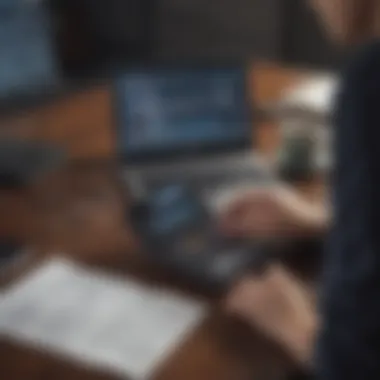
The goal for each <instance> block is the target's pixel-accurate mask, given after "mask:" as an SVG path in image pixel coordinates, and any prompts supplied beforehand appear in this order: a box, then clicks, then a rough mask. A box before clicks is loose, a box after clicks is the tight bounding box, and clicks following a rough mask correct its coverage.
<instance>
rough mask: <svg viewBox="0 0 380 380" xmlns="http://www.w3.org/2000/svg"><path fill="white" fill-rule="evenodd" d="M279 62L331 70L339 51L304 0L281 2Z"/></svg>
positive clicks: (336, 61)
mask: <svg viewBox="0 0 380 380" xmlns="http://www.w3.org/2000/svg"><path fill="white" fill-rule="evenodd" d="M283 1H284V3H286V6H285V7H284V9H283V15H282V17H283V20H284V24H283V36H284V39H283V46H282V60H283V61H285V62H288V63H290V64H296V65H301V66H305V65H306V66H316V67H334V66H336V65H338V64H339V63H340V61H341V59H342V51H341V50H340V49H339V48H338V47H337V46H335V45H334V44H333V43H332V42H331V41H330V40H329V38H328V36H327V34H326V32H325V31H324V30H323V27H322V25H321V23H320V21H319V20H318V18H317V16H316V14H315V13H314V12H313V11H312V9H311V8H310V7H309V6H308V2H307V1H305V0H283Z"/></svg>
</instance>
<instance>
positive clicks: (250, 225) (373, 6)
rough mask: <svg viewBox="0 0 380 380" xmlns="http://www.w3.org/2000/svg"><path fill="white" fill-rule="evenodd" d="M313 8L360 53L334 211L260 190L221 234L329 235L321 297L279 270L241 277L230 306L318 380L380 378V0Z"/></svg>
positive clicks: (344, 92) (338, 126) (226, 218)
mask: <svg viewBox="0 0 380 380" xmlns="http://www.w3.org/2000/svg"><path fill="white" fill-rule="evenodd" d="M311 6H312V8H313V9H314V10H315V11H316V12H317V13H318V14H319V15H320V16H321V20H322V22H323V24H324V25H325V27H326V30H328V32H329V34H330V35H331V36H332V37H333V38H334V39H335V40H337V41H340V42H344V43H346V42H350V43H353V46H354V49H353V54H352V57H351V58H349V59H348V63H347V65H345V67H344V68H343V69H342V72H341V84H340V90H339V94H338V96H337V99H336V104H335V108H334V115H333V121H334V127H335V128H334V131H335V143H334V146H335V147H334V154H335V160H334V161H335V164H334V174H333V175H332V192H331V205H332V211H331V212H330V210H329V209H328V207H327V205H328V203H327V202H324V203H321V204H320V205H312V206H310V205H308V203H307V201H306V200H303V199H302V198H301V196H299V195H298V194H296V193H294V192H293V191H292V190H289V189H278V188H275V189H273V190H271V191H268V190H266V191H262V190H252V192H251V193H250V194H245V195H244V196H238V197H236V199H234V200H233V201H232V202H231V204H230V205H229V206H228V207H227V209H226V210H224V212H223V213H222V215H221V228H222V229H223V231H224V232H225V233H227V234H232V235H240V236H243V235H252V236H265V237H268V236H278V235H289V234H291V235H292V236H294V235H297V234H300V235H303V234H305V233H308V234H310V233H316V234H318V233H323V232H324V231H326V229H327V228H329V229H330V233H329V234H328V235H329V236H328V239H327V240H328V241H327V244H326V255H325V258H324V270H323V273H322V276H321V282H322V290H321V299H320V302H319V305H317V304H316V303H313V302H312V301H311V298H310V297H309V296H308V295H307V293H306V291H305V290H303V289H302V287H301V286H300V284H299V283H297V280H296V279H295V278H294V277H292V275H291V274H290V273H289V272H287V271H286V270H285V269H284V268H283V267H281V266H280V265H279V264H278V265H275V266H273V267H272V268H271V269H269V270H268V271H267V273H266V274H263V275H261V276H260V277H255V276H254V275H250V276H249V277H247V278H245V279H242V280H241V282H240V283H239V284H236V286H235V287H234V288H233V289H232V290H231V292H230V294H229V295H228V297H227V300H226V307H227V310H228V311H229V312H231V313H234V314H236V315H238V316H239V317H241V318H244V319H246V320H247V321H248V322H249V323H251V324H252V325H254V326H256V327H259V328H260V329H261V330H263V331H264V332H265V333H266V334H268V335H269V336H270V337H271V338H273V339H275V340H276V341H278V342H279V343H280V344H282V345H283V346H284V348H286V349H287V350H288V351H289V353H290V354H292V355H293V357H294V358H296V359H297V360H298V361H299V362H300V363H302V364H303V365H304V366H305V368H310V369H313V371H314V376H315V377H316V378H317V379H321V380H343V379H344V380H350V379H356V380H357V379H359V378H363V379H366V380H368V379H380V340H379V338H380V225H379V224H378V222H379V218H380V149H379V147H378V145H379V143H380V128H379V126H380V42H379V41H377V39H376V37H377V36H378V35H380V24H379V22H380V0H311ZM262 210H265V212H261V211H262ZM305 254H307V252H305ZM317 306H319V307H317Z"/></svg>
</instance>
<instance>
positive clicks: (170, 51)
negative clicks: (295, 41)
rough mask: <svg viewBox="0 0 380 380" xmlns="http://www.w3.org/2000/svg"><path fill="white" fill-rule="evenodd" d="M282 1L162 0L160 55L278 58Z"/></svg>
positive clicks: (157, 36)
mask: <svg viewBox="0 0 380 380" xmlns="http://www.w3.org/2000/svg"><path fill="white" fill-rule="evenodd" d="M282 1H283V0H234V1H232V0H207V1H206V0H161V1H159V2H158V6H157V14H156V16H157V24H156V29H155V30H156V34H155V56H156V57H159V58H178V57H179V58H190V59H215V58H235V59H246V58H250V57H262V58H267V59H279V58H280V52H281V27H282V19H281V4H282Z"/></svg>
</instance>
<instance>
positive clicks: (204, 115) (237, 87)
mask: <svg viewBox="0 0 380 380" xmlns="http://www.w3.org/2000/svg"><path fill="white" fill-rule="evenodd" d="M116 101H117V115H118V117H117V121H116V122H117V124H118V133H117V141H118V148H119V152H120V153H121V155H122V156H123V157H124V158H126V159H132V160H133V159H139V158H140V159H143V158H144V157H149V158H151V157H152V156H154V155H157V156H160V157H162V156H172V155H173V154H174V155H175V154H182V155H183V154H192V153H195V154H199V153H200V152H205V153H206V152H208V151H212V150H215V149H221V150H223V149H230V148H234V147H238V146H239V147H240V146H241V145H245V144H249V143H250V142H251V136H252V133H251V123H250V112H249V106H248V101H247V93H246V71H245V69H244V68H243V67H225V68H218V67H207V68H205V67H201V68H199V67H198V68H197V67H193V68H173V67H171V68H153V69H139V70H129V71H127V72H126V73H125V74H124V75H122V76H121V77H120V78H119V80H118V81H117V85H116Z"/></svg>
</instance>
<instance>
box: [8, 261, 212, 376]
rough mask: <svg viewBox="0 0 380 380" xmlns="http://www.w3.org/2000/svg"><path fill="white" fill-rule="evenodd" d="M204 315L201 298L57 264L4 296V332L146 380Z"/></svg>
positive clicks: (50, 349)
mask: <svg viewBox="0 0 380 380" xmlns="http://www.w3.org/2000/svg"><path fill="white" fill-rule="evenodd" d="M204 314H205V307H204V305H202V304H200V303H198V302H195V301H193V300H190V299H186V298H183V297H180V296H178V295H176V294H173V293H170V292H168V291H164V290H162V289H161V290H160V289H152V288H149V287H147V286H144V285H142V284H140V283H137V282H135V281H133V280H131V279H127V280H116V279H114V278H113V277H107V276H104V275H102V274H99V273H94V272H91V271H89V270H87V269H85V268H82V267H79V266H77V265H75V264H74V263H72V262H70V261H65V260H63V259H62V260H61V259H55V260H52V261H50V262H47V263H46V264H45V265H43V266H42V267H40V268H39V269H38V270H36V271H35V272H34V273H32V274H31V275H30V276H29V277H28V278H26V279H24V280H23V281H22V282H20V283H18V284H16V285H15V286H13V287H12V288H10V289H9V290H8V291H7V292H6V293H3V294H2V295H1V297H0V334H1V335H3V336H6V337H7V338H10V339H15V340H17V341H20V342H21V343H27V344H29V345H32V346H34V347H41V348H44V349H46V350H49V351H50V352H53V353H55V354H61V355H64V356H66V357H68V358H71V359H74V360H77V361H79V362H82V363H83V364H86V365H90V366H91V365H93V366H95V367H98V368H99V369H103V370H104V369H105V370H110V371H112V372H115V373H117V374H121V375H125V376H127V377H129V378H136V379H145V378H147V377H149V376H150V375H151V374H152V372H154V370H155V369H156V367H157V365H159V364H160V363H161V362H162V361H163V359H165V358H167V357H168V355H170V353H172V351H173V350H174V349H175V348H176V346H177V345H178V344H179V343H180V342H181V341H182V340H183V339H184V337H185V336H186V335H187V334H188V333H189V332H191V331H193V329H194V328H195V327H196V325H197V324H198V323H199V322H200V320H201V318H202V317H203V316H204Z"/></svg>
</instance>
